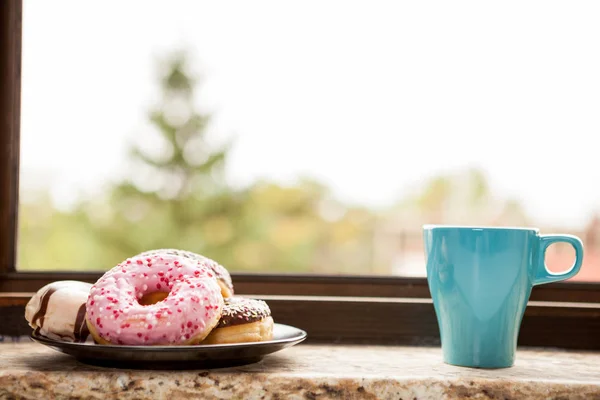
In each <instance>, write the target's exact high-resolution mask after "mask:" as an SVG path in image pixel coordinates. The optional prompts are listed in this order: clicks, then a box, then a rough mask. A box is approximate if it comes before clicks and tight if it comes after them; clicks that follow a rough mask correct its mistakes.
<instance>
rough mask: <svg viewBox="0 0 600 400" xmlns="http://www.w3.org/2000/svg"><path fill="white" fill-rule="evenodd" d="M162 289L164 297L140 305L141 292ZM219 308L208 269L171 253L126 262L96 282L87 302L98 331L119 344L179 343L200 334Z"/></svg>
mask: <svg viewBox="0 0 600 400" xmlns="http://www.w3.org/2000/svg"><path fill="white" fill-rule="evenodd" d="M169 264H172V265H174V266H175V267H176V268H177V274H173V267H168V265H169ZM140 268H144V270H145V271H146V272H142V271H141V270H140ZM165 289H166V290H167V291H169V289H170V293H169V295H168V296H167V297H166V298H165V299H164V300H162V301H160V302H158V303H156V304H152V305H148V306H143V305H141V304H139V302H138V299H140V298H142V297H144V295H146V294H150V293H152V291H164V290H165ZM111 293H112V294H111ZM109 294H110V295H109ZM198 305H199V306H200V307H198ZM222 308H223V298H222V296H221V289H220V287H219V285H218V283H217V280H216V279H215V277H214V275H213V274H212V273H211V271H209V270H207V269H206V268H205V267H203V266H202V265H200V264H199V263H197V262H193V261H192V260H190V259H187V258H185V257H180V256H178V255H173V254H154V255H150V256H147V257H133V258H131V259H128V260H125V261H124V262H122V263H121V264H119V265H117V266H116V267H115V268H113V269H112V270H110V271H108V272H107V273H106V274H104V276H103V277H102V278H101V279H100V280H98V282H96V284H95V285H94V286H93V287H92V289H91V290H90V295H89V298H88V302H87V309H88V311H89V315H90V316H95V318H94V319H90V321H89V322H90V323H91V324H92V325H93V326H94V328H95V330H96V332H97V334H98V335H99V336H100V337H101V338H103V339H104V340H107V341H109V342H110V343H113V344H123V345H152V344H182V343H184V342H187V341H189V340H191V339H192V338H193V337H196V336H199V335H202V336H204V335H205V334H206V333H208V332H206V330H207V329H212V328H213V327H214V326H215V325H216V324H217V323H218V322H219V319H220V316H221V310H222ZM175 311H177V312H176V313H175Z"/></svg>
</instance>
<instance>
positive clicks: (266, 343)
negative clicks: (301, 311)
mask: <svg viewBox="0 0 600 400" xmlns="http://www.w3.org/2000/svg"><path fill="white" fill-rule="evenodd" d="M276 326H280V327H287V328H292V329H294V330H296V331H297V332H298V334H297V336H294V337H292V338H283V339H273V340H264V341H261V342H242V343H219V344H197V345H183V346H177V345H172V346H164V345H159V346H144V345H115V344H108V345H107V344H97V343H77V342H66V341H60V340H56V339H52V338H49V337H45V336H42V335H39V334H36V332H35V331H32V332H31V334H30V335H29V337H30V338H31V339H32V340H34V341H36V342H39V343H41V344H44V345H48V346H58V347H63V348H64V347H70V348H76V349H83V348H85V349H98V350H101V349H102V350H120V351H149V352H165V351H175V352H179V351H190V350H194V351H201V350H211V351H212V350H220V349H233V348H237V347H249V346H250V347H263V346H270V345H279V344H288V343H295V344H298V343H300V342H302V341H304V340H306V338H307V337H308V333H307V332H306V331H305V330H303V329H300V328H297V327H295V326H292V325H287V324H280V323H277V322H276V323H275V324H274V326H273V329H275V327H276Z"/></svg>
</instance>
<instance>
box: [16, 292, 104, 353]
mask: <svg viewBox="0 0 600 400" xmlns="http://www.w3.org/2000/svg"><path fill="white" fill-rule="evenodd" d="M91 287H92V285H91V284H89V283H85V282H78V281H57V282H53V283H50V284H48V285H46V286H44V287H43V288H41V289H40V290H38V291H37V293H36V294H35V295H34V296H33V297H32V298H31V299H30V300H29V302H28V303H27V306H25V319H26V320H27V322H28V323H29V326H31V327H32V328H33V329H35V332H36V333H37V334H39V335H42V336H46V337H49V338H50V339H55V340H62V341H66V342H79V343H82V342H86V341H89V342H93V341H92V338H91V336H90V332H89V330H88V328H87V325H86V323H85V312H86V307H85V303H86V301H87V298H88V295H89V293H90V289H91Z"/></svg>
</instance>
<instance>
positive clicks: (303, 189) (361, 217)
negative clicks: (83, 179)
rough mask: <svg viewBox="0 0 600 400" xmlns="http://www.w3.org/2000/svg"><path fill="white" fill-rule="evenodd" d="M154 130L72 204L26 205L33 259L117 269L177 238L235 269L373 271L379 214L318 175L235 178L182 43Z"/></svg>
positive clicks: (178, 243)
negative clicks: (106, 179)
mask: <svg viewBox="0 0 600 400" xmlns="http://www.w3.org/2000/svg"><path fill="white" fill-rule="evenodd" d="M160 66H161V70H160V102H159V103H158V104H157V106H156V107H155V108H153V109H151V110H150V111H149V113H148V121H149V125H150V128H151V129H150V130H149V131H148V132H147V133H144V134H143V135H141V136H140V140H139V141H138V142H136V143H135V144H134V145H132V147H131V151H130V159H129V163H130V165H129V166H128V168H127V169H126V171H125V172H126V179H124V180H123V181H121V182H117V183H116V184H114V185H113V186H111V187H109V188H108V190H107V191H106V192H105V194H104V195H103V196H99V197H97V198H94V199H90V200H87V201H82V203H81V204H80V205H79V206H78V207H76V209H75V210H73V211H72V212H61V211H58V210H56V209H54V207H53V205H52V203H51V201H50V199H49V198H45V200H44V199H43V201H41V202H40V201H38V202H35V204H30V205H27V206H24V207H23V208H22V214H21V221H20V233H21V239H22V240H21V243H23V244H22V245H21V247H20V253H19V254H20V255H21V257H22V260H21V263H20V266H22V267H23V268H24V269H29V270H36V269H54V270H73V269H79V270H98V269H101V270H107V269H109V268H111V267H112V266H114V265H115V264H117V263H118V262H120V261H122V260H123V259H125V258H127V257H130V256H132V255H134V254H136V253H139V252H142V251H145V250H149V249H156V248H165V247H174V248H180V249H186V250H190V251H195V252H198V253H201V254H204V255H205V256H207V257H211V258H213V259H215V260H217V261H219V262H220V263H221V264H223V265H224V266H226V267H227V268H229V269H230V270H233V271H261V272H265V271H278V272H313V273H319V272H321V273H367V272H369V263H370V262H371V247H372V230H373V229H374V228H373V224H374V221H375V220H374V216H373V213H372V212H371V211H370V210H368V209H365V208H358V207H349V206H347V205H344V204H342V203H340V202H338V201H336V200H335V199H334V198H333V196H332V195H331V193H330V192H329V190H328V189H327V187H325V186H323V185H322V184H320V183H319V182H316V181H314V180H310V179H299V181H298V182H297V183H295V184H293V185H289V186H283V185H279V184H276V183H273V182H255V183H254V184H252V185H250V186H249V187H247V188H243V189H233V188H231V187H230V185H228V183H227V181H226V179H225V174H224V167H225V163H226V160H227V153H228V150H229V146H228V145H225V146H217V145H215V144H214V143H213V142H212V141H211V140H209V137H208V126H209V122H210V116H209V115H208V114H206V113H203V112H200V111H198V110H197V108H196V106H195V104H194V100H195V98H196V90H197V85H198V83H197V79H196V78H195V77H194V76H193V75H192V74H191V73H190V71H189V69H188V68H189V65H188V61H187V58H186V56H185V54H184V53H175V54H173V55H171V56H170V57H167V58H166V59H165V60H164V62H162V63H161V65H160Z"/></svg>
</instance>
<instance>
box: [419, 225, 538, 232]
mask: <svg viewBox="0 0 600 400" xmlns="http://www.w3.org/2000/svg"><path fill="white" fill-rule="evenodd" d="M434 229H455V230H469V231H483V230H495V231H529V232H539V231H540V229H539V228H533V227H528V226H484V225H481V226H478V225H438V224H424V225H423V230H427V231H430V230H434Z"/></svg>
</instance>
